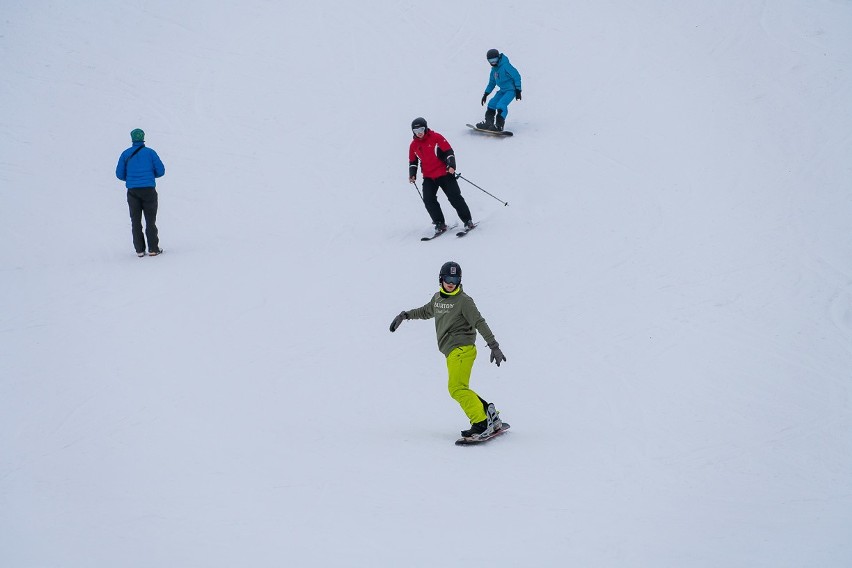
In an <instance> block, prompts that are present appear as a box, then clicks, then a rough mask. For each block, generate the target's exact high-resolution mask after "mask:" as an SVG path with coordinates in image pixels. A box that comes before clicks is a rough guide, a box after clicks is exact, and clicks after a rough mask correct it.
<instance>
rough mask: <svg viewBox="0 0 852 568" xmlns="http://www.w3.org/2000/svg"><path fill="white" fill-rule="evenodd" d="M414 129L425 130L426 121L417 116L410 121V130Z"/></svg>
mask: <svg viewBox="0 0 852 568" xmlns="http://www.w3.org/2000/svg"><path fill="white" fill-rule="evenodd" d="M415 128H426V119H425V118H423V117H422V116H418V117H417V118H415V119H414V120H412V121H411V130H414V129H415Z"/></svg>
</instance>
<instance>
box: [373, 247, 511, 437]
mask: <svg viewBox="0 0 852 568" xmlns="http://www.w3.org/2000/svg"><path fill="white" fill-rule="evenodd" d="M438 282H439V284H440V290H439V291H438V292H436V293H435V295H434V296H432V299H430V300H429V302H428V303H426V305H424V306H422V307H420V308H415V309H411V310H408V311H404V312H401V313H400V314H399V315H398V316H396V317H395V318H394V319H393V322H391V325H390V330H391V331H396V329H397V328H398V327H399V326H400V325H401V324H402V322H403V321H404V320H407V319H432V318H434V319H435V331H436V333H437V337H438V350H439V351H440V352H441V353H442V354H443V355H444V356H445V357H446V358H447V371H448V372H449V383H448V388H449V391H450V396H452V397H453V398H454V399H455V400H456V402H458V403H459V405H461V407H462V410H463V411H464V413H465V414H466V415H467V417H468V419H469V420H470V424H471V427H470V429H469V430H463V431H462V436H464V437H477V436H489V435H491V434H492V433H493V432H494V431H496V430H499V429H500V428H501V427H502V421H501V420H500V417H499V413H498V412H497V410H496V409H495V408H494V405H493V404H491V403H489V402H486V401H485V400H484V399H483V398H482V397H480V396H479V395H478V394H476V393H475V392H474V391H473V390H471V388H470V373H471V371H472V370H473V362H474V360H475V359H476V345H475V342H476V332H479V333H480V335H482V338H483V339H484V340H485V342H486V343H487V344H488V347H489V348H490V349H491V357H490V361H491V362H492V363H496V364H497V366H498V367H499V366H500V363H502V362H503V361H505V360H506V356H505V355H503V352H502V351H501V350H500V344H499V343H497V340H496V339H495V338H494V333H492V331H491V328H490V327H488V324H487V323H486V322H485V318H483V317H482V315H481V314H480V313H479V310H478V309H477V307H476V304H475V303H474V301H473V298H471V297H470V296H468V295H467V294H465V293H464V291H463V290H462V286H461V267H460V266H459V265H458V264H457V263H455V262H446V263H444V265H443V266H442V267H441V270H440V273H439V274H438Z"/></svg>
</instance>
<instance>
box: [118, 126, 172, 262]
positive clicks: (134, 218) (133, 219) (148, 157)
mask: <svg viewBox="0 0 852 568" xmlns="http://www.w3.org/2000/svg"><path fill="white" fill-rule="evenodd" d="M130 140H131V142H133V145H132V146H131V147H130V148H128V149H127V150H125V151H124V152H122V153H121V156H119V157H118V164H117V165H116V166H115V177H117V178H118V179H120V180H121V181H123V182H124V186H125V187H126V188H127V205H128V207H129V208H130V225H131V231H132V233H133V246H134V248H136V256H139V257H143V256H145V238H146V237H147V238H148V254H149V255H151V256H157V255H158V254H160V253H161V252H163V249H161V248H160V238H159V236H158V234H157V207H158V199H157V189H156V185H157V182H156V181H154V180H155V178H158V177H163V176H164V175H165V173H166V167H165V166H164V165H163V162H162V160H160V156H158V155H157V152H155V151H154V150H153V149H151V148H148V147H146V146H145V132H143V131H142V129H141V128H136V129H134V130H133V131H132V132H131V133H130ZM143 215H144V216H145V232H144V234H143V232H142V216H143Z"/></svg>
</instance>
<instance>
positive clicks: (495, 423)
mask: <svg viewBox="0 0 852 568" xmlns="http://www.w3.org/2000/svg"><path fill="white" fill-rule="evenodd" d="M485 414H487V415H488V419H487V420H486V422H487V423H488V428H489V429H490V430H491V431H492V432H496V431H497V430H499V429H500V428H502V427H503V421H502V420H500V413H499V412H497V409H496V408H494V404H493V403H488V406H486V407H485Z"/></svg>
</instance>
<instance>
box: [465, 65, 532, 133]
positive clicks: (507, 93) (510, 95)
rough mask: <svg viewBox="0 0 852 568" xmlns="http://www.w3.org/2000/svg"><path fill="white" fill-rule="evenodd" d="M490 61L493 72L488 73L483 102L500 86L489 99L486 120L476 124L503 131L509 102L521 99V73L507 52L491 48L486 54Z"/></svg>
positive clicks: (480, 126) (485, 128)
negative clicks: (507, 55) (510, 60)
mask: <svg viewBox="0 0 852 568" xmlns="http://www.w3.org/2000/svg"><path fill="white" fill-rule="evenodd" d="M485 58H486V59H487V60H488V63H490V64H491V73H489V75H488V85H487V86H486V87H485V94H483V95H482V104H483V105H484V104H485V101H486V100H487V99H488V95H490V94H491V91H493V90H494V87H495V86H496V87H498V91H497V94H496V95H494V96H493V97H491V100H490V101H488V109H487V110H486V111H485V120H484V121H482V122H480V123H478V124H477V125H476V127H477V128H482V129H484V130H494V131H497V132H502V131H503V125H504V124H506V117H507V116H508V115H509V103H510V102H512V101H513V100H518V101H519V100H521V74H520V73H518V70H517V69H515V67H514V66H513V65H512V64H511V63H510V62H509V58H508V57H506V54H505V53H500V52H499V51H497V50H496V49H489V50H488V53H486V54H485Z"/></svg>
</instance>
